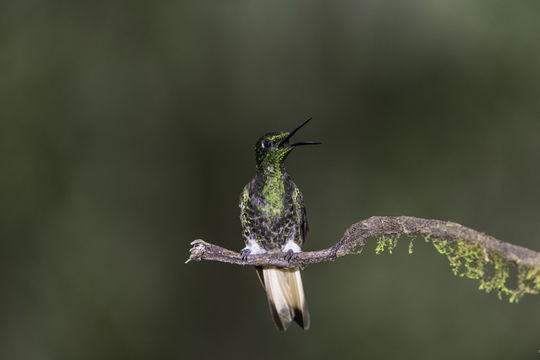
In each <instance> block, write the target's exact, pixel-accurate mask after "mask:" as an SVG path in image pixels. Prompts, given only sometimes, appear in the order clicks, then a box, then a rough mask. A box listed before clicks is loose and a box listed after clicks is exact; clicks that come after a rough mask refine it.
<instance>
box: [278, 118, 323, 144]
mask: <svg viewBox="0 0 540 360" xmlns="http://www.w3.org/2000/svg"><path fill="white" fill-rule="evenodd" d="M311 119H312V118H309V119H307V120H306V121H304V122H303V123H301V124H300V125H298V126H297V127H296V128H294V130H291V131H290V132H289V135H287V136H286V137H285V139H283V140H282V141H281V143H280V144H279V146H281V145H285V144H287V146H290V147H295V146H299V145H319V144H321V143H320V142H316V141H302V142H297V143H294V144H288V141H289V139H290V138H291V137H292V136H293V135H294V133H295V132H297V131H298V130H300V128H301V127H303V126H304V125H306V124H307V123H308V122H310V121H311Z"/></svg>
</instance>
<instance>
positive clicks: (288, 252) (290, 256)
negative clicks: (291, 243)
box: [285, 249, 296, 262]
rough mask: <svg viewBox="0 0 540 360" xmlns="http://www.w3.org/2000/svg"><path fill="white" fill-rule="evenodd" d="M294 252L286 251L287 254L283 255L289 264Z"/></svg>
mask: <svg viewBox="0 0 540 360" xmlns="http://www.w3.org/2000/svg"><path fill="white" fill-rule="evenodd" d="M295 255H296V254H295V252H294V251H292V249H289V250H287V252H286V253H285V260H287V262H291V260H292V258H293V257H294V256H295Z"/></svg>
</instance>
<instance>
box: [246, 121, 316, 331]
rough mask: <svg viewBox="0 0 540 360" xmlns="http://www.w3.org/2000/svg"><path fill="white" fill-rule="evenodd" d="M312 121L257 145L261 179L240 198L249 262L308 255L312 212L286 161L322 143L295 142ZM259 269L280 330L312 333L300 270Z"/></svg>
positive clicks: (277, 133) (276, 133)
mask: <svg viewBox="0 0 540 360" xmlns="http://www.w3.org/2000/svg"><path fill="white" fill-rule="evenodd" d="M310 120H311V118H309V119H307V120H305V121H304V122H302V123H301V124H300V125H298V126H297V127H296V128H294V129H293V130H291V131H282V132H271V133H267V134H265V135H263V136H262V137H260V138H259V139H258V140H257V142H256V143H255V160H256V168H255V169H256V173H255V177H254V178H253V179H252V180H251V181H250V182H249V183H248V184H247V185H246V186H245V187H244V190H243V191H242V193H241V194H240V204H239V206H240V222H241V225H242V236H243V238H244V241H245V244H246V246H245V247H244V248H243V249H242V250H241V251H240V255H241V256H242V258H243V259H246V258H247V256H248V255H250V254H263V253H266V252H282V253H283V256H284V257H285V258H286V259H287V260H290V259H291V258H292V257H293V256H294V254H295V253H299V252H301V251H302V250H301V248H300V246H301V245H302V243H303V242H304V241H305V239H306V235H307V232H308V223H307V218H306V208H305V206H304V200H303V195H302V192H300V189H299V188H298V186H296V184H295V183H294V182H293V180H292V179H291V177H290V176H289V173H288V172H287V170H286V169H285V166H284V162H285V159H286V158H287V156H289V154H290V153H291V152H292V150H293V149H295V148H296V147H298V146H301V145H318V144H320V142H314V141H303V142H296V143H290V142H289V141H290V139H291V137H292V136H293V135H294V134H295V133H296V132H297V131H298V130H299V129H300V128H302V127H303V126H304V125H306V124H307V123H308V122H309V121H310ZM256 270H257V275H258V277H259V280H260V282H261V284H262V286H263V288H264V290H265V291H266V296H267V298H268V305H269V307H270V313H271V314H272V317H273V319H274V323H275V324H276V326H277V328H278V329H279V330H281V331H285V330H287V328H288V327H289V325H290V324H291V322H292V321H293V320H294V321H295V322H296V323H297V324H298V325H300V327H302V328H303V329H305V330H307V329H308V328H309V324H310V316H309V311H308V308H307V303H306V298H305V295H304V288H303V285H302V278H301V277H300V269H299V268H295V269H287V268H279V267H275V266H264V267H256Z"/></svg>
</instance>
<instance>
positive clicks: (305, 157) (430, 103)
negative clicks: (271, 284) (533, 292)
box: [0, 0, 540, 359]
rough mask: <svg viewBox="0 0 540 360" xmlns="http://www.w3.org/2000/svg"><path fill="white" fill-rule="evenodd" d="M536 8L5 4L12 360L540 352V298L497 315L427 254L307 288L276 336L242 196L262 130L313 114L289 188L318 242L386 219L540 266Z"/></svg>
mask: <svg viewBox="0 0 540 360" xmlns="http://www.w3.org/2000/svg"><path fill="white" fill-rule="evenodd" d="M539 13H540V3H539V2H538V1H525V0H518V1H514V2H503V1H469V0H467V1H464V0H460V1H450V0H448V1H436V2H433V1H420V0H418V1H414V0H413V1H397V0H383V1H379V0H366V1H332V2H313V1H292V2H291V1H257V0H256V1H225V2H206V1H191V2H186V1H158V2H146V3H137V2H131V1H123V2H122V1H120V2H108V1H93V2H87V3H83V2H70V1H39V0H36V1H26V0H23V1H3V2H2V3H1V5H0V51H1V53H0V165H1V170H0V282H1V283H0V286H1V289H0V291H1V293H0V294H1V297H0V304H1V307H0V311H1V313H0V315H1V325H0V358H2V359H186V358H192V357H193V358H194V357H198V358H223V359H227V358H236V359H242V358H253V356H254V355H255V354H256V355H257V357H258V358H260V359H272V358H278V357H279V358H295V359H297V358H300V357H309V358H312V359H328V358H336V357H337V358H365V359H397V358H400V359H402V358H403V359H412V358H414V359H455V358H459V359H538V357H539V355H538V349H540V337H539V333H540V325H539V322H538V319H539V316H540V307H539V305H540V297H538V296H526V297H525V298H524V299H523V300H522V301H521V302H520V303H519V304H517V305H513V304H512V305H511V304H509V303H508V302H505V301H499V300H498V299H497V297H496V296H495V295H493V294H489V295H487V294H484V293H481V292H480V291H477V290H476V287H477V284H475V283H474V282H473V281H470V280H462V279H458V278H456V277H454V276H453V275H452V274H451V271H450V268H449V267H448V264H447V260H446V259H445V258H444V257H442V256H440V255H438V254H437V253H436V252H435V251H434V249H432V248H431V245H429V244H425V243H423V241H422V242H421V241H418V242H417V243H416V245H415V254H414V255H412V256H409V255H408V254H407V246H405V243H401V246H400V247H398V249H397V251H396V253H395V254H394V255H392V256H389V255H380V256H375V255H374V251H373V248H374V245H373V242H372V243H371V244H370V246H369V247H368V248H367V249H366V250H365V251H364V253H363V254H362V255H360V256H350V257H348V258H345V259H342V260H340V261H338V262H334V263H327V264H319V265H313V266H310V267H309V268H307V269H306V271H305V272H304V274H303V278H304V286H305V288H306V293H307V296H308V300H309V305H310V310H311V313H312V329H310V330H309V331H308V332H303V331H301V330H299V329H298V328H297V327H293V328H291V329H290V330H289V331H288V332H287V333H285V334H282V333H279V332H278V331H277V330H276V329H275V328H274V325H273V324H272V321H271V318H270V315H269V312H268V310H267V304H266V299H265V296H264V293H263V292H262V290H261V289H260V286H259V284H258V282H257V279H256V276H255V274H254V272H253V271H252V270H251V269H249V268H242V267H239V266H232V265H225V264H217V263H210V262H207V263H190V264H188V265H184V261H185V260H186V258H187V256H188V252H187V251H188V249H189V242H190V241H192V240H193V239H196V238H203V239H205V240H208V241H211V242H215V243H218V244H221V245H223V246H225V247H228V248H231V249H240V248H241V247H242V246H243V243H242V240H241V237H240V225H239V220H238V207H237V202H238V196H239V193H240V191H241V189H242V187H243V186H244V184H245V183H247V182H248V181H249V179H250V178H251V176H252V175H253V172H254V168H253V166H254V159H253V154H252V146H253V143H254V142H255V140H256V139H257V138H258V137H259V136H260V135H261V134H263V133H265V132H267V131H272V130H283V129H290V128H291V127H293V126H295V125H296V124H298V123H299V122H300V121H302V120H304V119H305V118H307V117H308V116H313V117H314V120H313V121H312V122H311V123H310V124H309V126H308V127H306V128H305V129H303V131H302V132H301V133H299V135H298V139H299V140H320V141H323V143H324V144H323V145H322V146H320V147H316V148H315V147H312V148H307V147H306V148H302V149H298V150H297V151H296V152H295V153H294V154H293V155H292V156H291V157H290V158H289V160H288V168H289V172H290V173H291V175H292V176H293V178H294V179H295V181H296V183H297V184H298V185H299V186H300V187H301V189H302V190H303V192H304V197H305V200H306V203H307V208H308V215H309V219H310V225H311V233H310V235H309V237H308V241H307V243H306V245H305V247H304V248H305V249H309V250H314V249H320V248H323V247H327V246H329V245H331V244H332V243H334V242H336V241H337V240H338V239H339V238H340V236H341V235H342V233H343V231H344V230H345V229H346V227H347V226H349V225H350V224H351V223H353V222H355V221H358V220H360V219H363V218H366V217H369V216H371V215H412V216H419V217H427V218H437V219H445V220H453V221H457V222H459V223H462V224H465V225H468V226H470V227H473V228H475V229H478V230H481V231H484V232H487V233H489V234H492V235H494V236H496V237H498V238H500V239H503V240H507V241H510V242H513V243H516V244H520V245H523V246H527V247H531V248H533V249H536V250H540V242H539V240H538V234H539V233H540V221H539V219H540V206H539V205H538V201H539V200H540V187H539V186H538V184H539V182H540V169H539V163H540V141H539V140H538V137H539V134H540V101H539V95H540V71H539V64H540V41H539V36H538V34H539V32H540V23H539V22H538V16H539Z"/></svg>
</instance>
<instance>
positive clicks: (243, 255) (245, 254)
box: [240, 249, 251, 261]
mask: <svg viewBox="0 0 540 360" xmlns="http://www.w3.org/2000/svg"><path fill="white" fill-rule="evenodd" d="M250 253H251V250H249V249H242V250H240V258H241V259H242V261H247V258H248V256H249V254H250Z"/></svg>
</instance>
